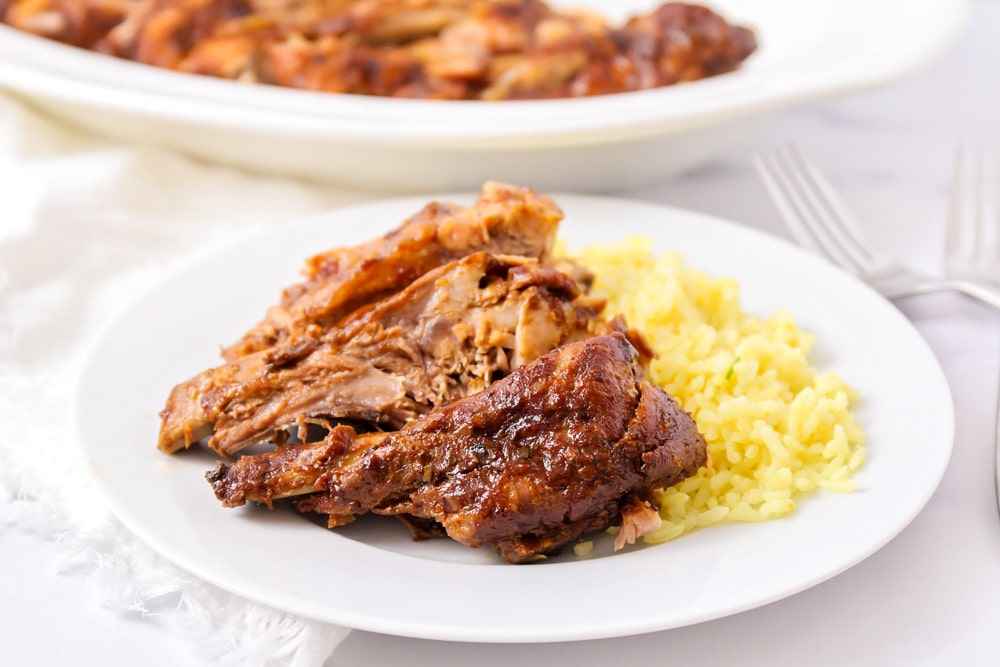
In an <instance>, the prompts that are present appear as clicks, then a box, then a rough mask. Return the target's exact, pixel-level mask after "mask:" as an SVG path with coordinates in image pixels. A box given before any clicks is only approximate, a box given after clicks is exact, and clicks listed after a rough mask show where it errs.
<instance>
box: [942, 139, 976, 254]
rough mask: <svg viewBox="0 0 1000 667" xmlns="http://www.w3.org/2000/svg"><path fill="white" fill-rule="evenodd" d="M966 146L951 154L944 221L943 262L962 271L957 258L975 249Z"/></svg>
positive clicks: (971, 178)
mask: <svg viewBox="0 0 1000 667" xmlns="http://www.w3.org/2000/svg"><path fill="white" fill-rule="evenodd" d="M970 153H971V151H970V149H969V148H968V147H967V146H964V145H963V146H960V147H959V149H958V152H957V154H956V156H955V173H954V174H953V176H952V183H953V185H952V188H951V194H950V196H949V200H948V217H947V222H946V224H945V238H944V252H945V262H946V264H948V268H949V269H950V270H963V269H964V268H965V267H962V266H957V263H958V262H959V258H964V257H971V256H972V252H973V251H974V249H975V242H974V238H975V214H974V212H973V210H974V209H975V199H976V197H975V192H976V185H975V182H976V176H975V174H974V173H973V172H974V171H975V164H974V162H975V161H974V159H973V157H972V156H971V154H970Z"/></svg>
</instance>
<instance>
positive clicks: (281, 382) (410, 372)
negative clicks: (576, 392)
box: [159, 253, 603, 456]
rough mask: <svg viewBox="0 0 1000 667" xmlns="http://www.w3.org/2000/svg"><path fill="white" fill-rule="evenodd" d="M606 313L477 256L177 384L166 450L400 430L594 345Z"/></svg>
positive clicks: (551, 272)
mask: <svg viewBox="0 0 1000 667" xmlns="http://www.w3.org/2000/svg"><path fill="white" fill-rule="evenodd" d="M602 305H603V304H602V302H600V301H598V300H595V299H592V298H590V297H587V296H585V295H582V294H581V293H580V288H579V285H578V284H577V283H576V281H574V280H573V279H572V278H570V277H569V276H568V275H566V274H565V273H563V272H561V271H559V270H557V269H555V268H552V267H548V266H544V265H541V264H538V263H537V262H535V261H533V260H529V259H525V258H518V257H496V256H493V255H490V254H487V253H477V254H474V255H470V256H469V257H466V258H465V259H462V260H461V261H458V262H453V263H451V264H447V265H445V266H442V267H439V268H437V269H435V270H433V271H431V272H429V273H427V274H425V275H424V276H422V277H421V278H420V279H418V280H417V281H416V282H414V283H413V284H412V285H410V286H409V287H407V288H406V289H404V290H403V291H401V292H399V293H397V294H394V295H393V296H390V297H388V298H386V299H383V300H381V301H379V302H377V303H375V304H372V305H370V306H367V307H364V308H361V309H359V310H357V311H355V312H354V313H353V314H351V315H350V316H348V317H347V318H346V319H344V320H343V321H341V322H340V323H339V324H338V326H336V327H331V328H329V329H327V330H325V331H324V332H323V333H322V335H297V336H290V337H288V338H286V339H284V340H282V342H280V343H279V344H277V345H275V346H272V347H269V348H266V349H264V350H261V351H259V352H255V353H252V354H247V355H242V356H240V357H237V358H236V359H235V360H234V361H231V362H230V363H228V364H226V365H223V366H220V367H217V368H213V369H210V370H208V371H205V372H203V373H201V374H199V375H197V376H195V377H194V378H192V379H190V380H188V381H187V382H184V383H181V384H179V385H177V386H176V387H175V388H174V389H173V391H172V392H171V393H170V396H169V398H168V400H167V404H166V407H165V408H164V409H163V411H162V412H161V413H160V415H161V418H162V422H161V428H160V438H159V448H160V449H161V450H163V451H164V452H167V453H171V452H174V451H176V450H178V449H181V448H183V447H187V446H189V445H191V444H192V443H193V442H195V441H197V440H200V439H201V438H204V437H206V436H211V437H210V438H209V440H208V445H209V446H210V447H211V448H212V449H214V450H215V451H216V452H218V453H219V454H222V455H224V456H229V455H232V454H234V453H236V452H238V451H239V450H240V449H242V448H244V447H246V446H248V445H251V444H254V443H257V442H261V441H264V440H267V439H271V438H275V439H276V440H277V441H278V442H281V441H282V439H283V437H284V432H285V430H286V429H289V428H293V427H300V428H301V427H303V426H305V425H307V424H309V423H320V424H323V425H325V426H329V425H330V423H329V422H331V421H336V420H350V421H354V422H356V421H363V422H369V423H371V424H373V425H380V426H382V427H387V428H399V427H400V426H402V425H403V424H404V423H406V422H407V421H409V420H410V419H413V418H414V417H416V416H418V415H420V414H423V413H425V412H427V411H428V410H430V409H431V408H433V407H435V406H438V405H443V404H444V403H447V402H449V401H451V400H453V399H455V398H460V397H463V396H467V395H469V394H472V393H475V392H478V391H480V390H482V389H483V388H485V387H486V386H488V385H489V384H490V383H491V382H492V381H493V380H495V379H497V378H499V377H502V376H503V375H505V374H507V373H509V372H510V371H512V370H515V369H517V368H518V367H520V366H521V365H522V364H524V363H527V362H530V361H532V360H534V359H536V358H537V357H539V356H541V355H542V354H544V353H546V352H548V351H549V350H551V349H552V348H554V347H556V346H558V345H560V344H562V343H565V342H567V341H572V340H577V339H580V338H583V337H585V336H587V335H590V334H591V333H593V330H594V327H595V325H596V322H597V314H598V313H599V312H600V310H601V307H602Z"/></svg>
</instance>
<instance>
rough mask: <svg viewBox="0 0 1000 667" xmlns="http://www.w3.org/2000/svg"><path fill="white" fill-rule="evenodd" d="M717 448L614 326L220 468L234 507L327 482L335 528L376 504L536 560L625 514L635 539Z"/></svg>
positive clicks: (320, 501)
mask: <svg viewBox="0 0 1000 667" xmlns="http://www.w3.org/2000/svg"><path fill="white" fill-rule="evenodd" d="M706 457H707V453H706V445H705V441H704V439H703V438H702V437H701V435H700V434H699V433H698V431H697V427H696V425H695V424H694V421H693V420H692V419H691V417H690V416H689V415H688V414H687V413H685V412H684V411H683V409H681V408H680V406H679V405H678V404H677V403H676V402H675V401H674V400H673V399H672V398H671V397H669V396H668V395H667V394H666V393H665V392H664V391H663V390H661V389H659V388H657V387H654V386H653V385H651V384H650V383H648V382H646V381H644V380H643V377H642V369H641V367H640V365H639V362H638V353H637V352H636V350H635V349H634V348H633V346H632V345H631V344H630V343H629V341H628V339H627V338H626V337H625V336H624V335H623V334H622V333H618V332H615V333H612V334H610V335H604V336H596V337H592V338H589V339H586V340H583V341H578V342H575V343H570V344H567V345H564V346H562V347H560V348H558V349H556V350H554V351H552V352H550V353H548V354H546V355H544V356H542V357H540V358H539V359H537V360H535V361H534V362H532V363H530V364H527V365H525V366H522V367H521V368H520V369H519V370H517V371H515V372H513V373H512V374H510V375H508V376H507V377H506V378H504V379H502V380H500V381H498V382H496V383H495V384H493V385H491V386H490V387H488V388H487V389H485V390H484V391H483V392H481V393H479V394H476V395H474V396H470V397H467V398H464V399H461V400H458V401H455V402H453V403H451V404H449V405H446V406H444V407H439V408H436V409H434V410H433V411H431V412H429V413H428V414H426V415H424V416H423V417H420V418H419V419H416V420H414V421H412V422H410V423H409V424H407V425H406V426H404V427H403V428H402V429H401V430H399V431H395V432H391V433H385V434H377V435H374V436H373V435H367V436H353V434H352V433H351V432H350V430H349V429H346V428H342V429H339V430H335V431H333V432H331V435H330V436H329V437H328V438H327V440H326V441H324V442H323V443H319V444H316V445H304V446H299V447H285V448H279V449H278V450H277V451H276V452H273V453H270V454H261V455H256V456H245V457H242V458H241V459H240V460H239V461H237V462H236V463H233V464H229V465H226V464H223V463H220V464H219V465H218V467H217V468H216V470H214V471H213V472H211V473H209V474H208V476H207V477H208V479H209V481H210V483H211V484H212V486H213V488H214V490H215V493H216V495H217V497H218V498H219V499H220V500H221V501H222V502H223V504H225V505H227V506H234V505H239V504H242V503H243V502H245V500H248V499H249V500H255V501H258V502H266V503H270V502H271V500H272V499H274V498H278V497H285V496H291V495H299V494H303V493H309V492H314V493H313V495H309V496H307V497H305V498H303V499H301V500H299V501H298V508H299V509H300V510H302V511H308V512H319V513H322V514H326V515H328V516H329V525H330V526H331V527H334V526H338V525H342V524H344V523H348V522H350V521H351V520H353V518H354V517H355V516H357V515H359V514H365V513H367V512H375V513H379V514H390V515H408V516H411V517H416V518H418V519H425V520H433V521H436V522H438V523H440V525H441V526H443V528H444V530H445V531H446V532H447V534H448V535H449V536H450V537H452V538H453V539H455V540H457V541H459V542H461V543H463V544H465V545H467V546H470V547H479V546H481V545H484V544H486V545H491V546H493V547H494V548H495V549H496V550H497V551H498V552H499V554H500V555H501V556H502V557H503V558H505V559H506V560H508V561H510V562H524V561H528V560H531V559H533V558H535V557H536V556H539V555H544V554H551V553H554V552H557V551H558V550H559V549H560V548H561V547H563V546H564V545H566V544H569V543H572V542H573V541H575V540H576V539H577V538H579V537H580V536H581V535H583V534H584V533H586V532H589V531H594V530H601V529H604V528H607V527H608V526H612V525H623V529H622V531H620V533H619V535H620V536H621V539H622V541H623V542H624V541H630V540H634V539H635V538H636V537H638V536H639V535H641V534H644V533H646V532H649V531H650V530H652V529H654V528H655V527H657V526H658V525H659V519H658V515H657V514H656V512H655V509H654V508H653V507H652V506H651V505H650V503H649V502H648V501H649V499H650V498H651V492H652V491H653V490H655V489H658V488H662V487H666V486H670V485H672V484H675V483H677V482H678V481H680V480H681V479H684V478H685V477H688V476H690V475H692V474H694V473H695V472H696V471H697V469H698V468H699V467H701V466H702V465H704V464H705V462H706V460H707V458H706ZM619 546H620V545H619Z"/></svg>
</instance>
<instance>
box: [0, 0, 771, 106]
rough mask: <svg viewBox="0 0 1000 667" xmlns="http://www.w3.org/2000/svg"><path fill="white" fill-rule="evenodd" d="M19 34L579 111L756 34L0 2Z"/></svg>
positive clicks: (180, 64)
mask: <svg viewBox="0 0 1000 667" xmlns="http://www.w3.org/2000/svg"><path fill="white" fill-rule="evenodd" d="M0 17H2V19H3V21H4V22H6V23H8V24H10V25H12V26H14V27H16V28H19V29H21V30H25V31H28V32H33V33H35V34H38V35H42V36H45V37H49V38H52V39H58V40H60V41H64V42H67V43H70V44H74V45H77V46H82V47H85V48H90V49H94V50H97V51H101V52H103V53H108V54H112V55H115V56H118V57H121V58H127V59H130V60H135V61H138V62H142V63H146V64H150V65H155V66H158V67H165V68H170V69H175V70H180V71H184V72H192V73H196V74H203V75H208V76H215V77H220V78H224V79H232V80H237V81H246V82H260V83H267V84H273V85H280V86H287V87H293V88H303V89H308V90H321V91H327V92H335V93H350V94H358V95H379V96H389V97H408V98H430V99H466V100H473V99H479V100H502V99H520V98H552V97H583V96H587V95H603V94H610V93H620V92H626V91H632V90H643V89H647V88H654V87H657V86H665V85H671V84H675V83H679V82H682V81H690V80H693V79H698V78H702V77H707V76H713V75H715V74H719V73H722V72H727V71H730V70H732V69H735V68H736V67H738V66H739V64H740V63H741V62H743V61H744V60H745V59H746V58H747V57H749V55H750V54H751V53H752V52H753V51H754V50H755V48H756V42H755V39H754V35H753V33H752V32H751V31H750V30H748V29H746V28H742V27H739V26H733V25H731V24H729V23H727V22H726V21H725V20H724V19H723V18H722V17H720V16H719V15H717V14H715V13H713V12H711V11H710V10H708V9H706V8H704V7H700V6H696V5H687V4H682V3H668V4H665V5H663V6H661V7H660V8H658V9H656V10H654V11H652V12H651V13H649V14H645V15H642V16H637V17H635V18H633V19H631V20H629V21H627V22H626V23H625V24H624V25H621V26H617V27H612V26H609V25H608V24H607V23H606V22H605V21H604V20H603V19H601V18H600V17H597V16H595V15H593V14H590V13H585V12H568V11H556V10H554V9H552V8H551V7H549V6H548V5H547V4H546V3H544V2H542V1H541V0H0Z"/></svg>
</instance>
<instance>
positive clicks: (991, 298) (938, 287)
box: [886, 278, 1000, 310]
mask: <svg viewBox="0 0 1000 667" xmlns="http://www.w3.org/2000/svg"><path fill="white" fill-rule="evenodd" d="M947 291H951V292H961V293H962V294H965V295H966V296H970V297H972V298H973V299H976V300H978V301H981V302H982V303H985V304H986V305H988V306H993V307H994V308H996V309H997V310H1000V290H997V289H995V288H993V287H990V286H988V285H983V284H981V283H974V282H970V281H968V280H958V279H953V278H946V279H944V280H928V281H926V282H921V283H917V284H916V285H913V286H908V287H907V288H905V289H903V290H894V291H893V292H891V293H886V294H887V295H888V296H889V297H890V298H892V299H899V298H903V297H908V296H919V295H921V294H930V293H931V292H947Z"/></svg>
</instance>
